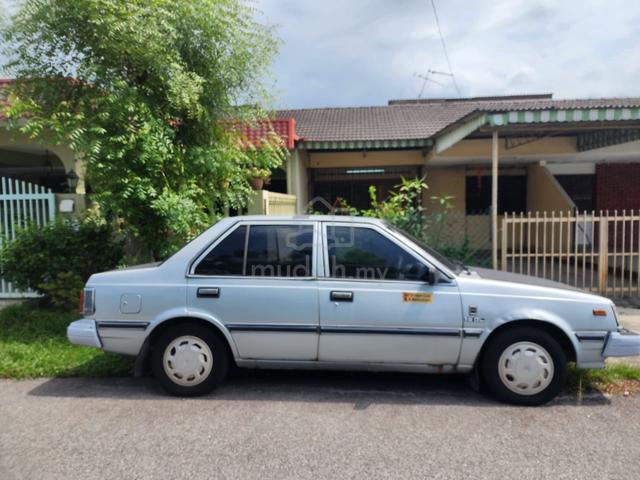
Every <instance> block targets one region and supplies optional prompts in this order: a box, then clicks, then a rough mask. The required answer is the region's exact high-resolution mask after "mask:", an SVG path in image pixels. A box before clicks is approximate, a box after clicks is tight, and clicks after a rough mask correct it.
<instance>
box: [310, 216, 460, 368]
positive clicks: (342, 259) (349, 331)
mask: <svg viewBox="0 0 640 480" xmlns="http://www.w3.org/2000/svg"><path fill="white" fill-rule="evenodd" d="M323 244H324V247H323V250H324V270H325V272H324V274H325V275H324V277H320V279H319V304H320V332H321V334H320V341H319V351H318V359H319V360H320V361H328V362H366V363H369V362H371V363H395V364H398V363H404V364H435V365H445V364H455V363H457V360H458V355H459V350H460V346H461V339H462V330H461V329H462V311H461V303H460V295H459V293H458V288H457V286H456V284H455V281H454V280H453V279H448V278H442V279H441V280H440V282H438V283H436V284H435V285H431V284H429V283H428V282H427V281H425V278H426V277H427V276H428V274H427V271H428V270H427V269H429V268H434V267H433V266H432V265H428V264H427V262H425V260H424V259H421V258H418V256H416V255H415V253H413V252H412V251H410V249H408V248H405V247H404V246H403V245H402V244H401V243H399V242H398V241H397V239H395V238H394V237H393V236H392V235H390V234H389V232H387V231H386V230H385V229H383V228H381V227H378V226H375V225H371V224H353V223H342V224H341V223H323Z"/></svg>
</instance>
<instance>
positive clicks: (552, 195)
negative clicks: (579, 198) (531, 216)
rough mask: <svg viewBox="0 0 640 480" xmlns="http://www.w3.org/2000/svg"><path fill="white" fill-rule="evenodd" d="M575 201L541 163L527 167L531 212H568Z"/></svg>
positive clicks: (528, 204) (528, 203)
mask: <svg viewBox="0 0 640 480" xmlns="http://www.w3.org/2000/svg"><path fill="white" fill-rule="evenodd" d="M572 208H573V202H572V201H571V199H570V198H569V196H568V195H567V194H566V193H565V191H564V190H563V188H562V187H561V186H560V184H559V183H558V181H557V180H556V179H555V178H554V177H553V175H551V174H550V173H549V171H548V170H547V168H546V167H544V166H541V165H529V166H528V168H527V209H528V210H529V211H530V212H545V211H546V212H549V213H550V212H552V211H555V212H559V211H564V212H567V211H569V210H571V209H572Z"/></svg>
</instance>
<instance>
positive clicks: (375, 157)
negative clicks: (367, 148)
mask: <svg viewBox="0 0 640 480" xmlns="http://www.w3.org/2000/svg"><path fill="white" fill-rule="evenodd" d="M424 163H425V156H424V154H423V153H422V151H421V150H389V151H376V152H326V153H325V152H322V153H318V152H313V153H309V168H343V167H383V166H388V165H424Z"/></svg>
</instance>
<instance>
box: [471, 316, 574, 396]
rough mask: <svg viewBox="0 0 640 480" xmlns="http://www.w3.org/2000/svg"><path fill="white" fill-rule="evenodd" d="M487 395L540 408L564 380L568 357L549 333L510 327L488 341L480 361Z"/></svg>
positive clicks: (557, 391)
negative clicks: (487, 391)
mask: <svg viewBox="0 0 640 480" xmlns="http://www.w3.org/2000/svg"><path fill="white" fill-rule="evenodd" d="M480 368H481V373H482V378H483V380H484V383H485V385H486V387H487V389H488V390H489V392H490V393H491V394H492V395H493V396H495V397H496V398H498V399H499V400H502V401H505V402H508V403H514V404H517V405H542V404H544V403H547V402H548V401H550V400H551V399H553V398H554V397H555V396H556V395H557V394H558V393H559V392H560V390H561V389H562V387H563V385H564V384H565V381H566V378H567V358H566V355H565V353H564V351H563V350H562V347H561V346H560V344H559V343H558V341H557V340H555V339H554V338H553V337H552V336H551V335H550V334H548V333H547V332H545V331H543V330H539V329H536V328H532V327H522V328H511V329H509V330H506V331H504V332H500V333H498V334H497V335H496V337H494V338H492V339H491V340H490V343H489V344H488V345H487V348H486V350H485V352H484V355H483V358H482V361H481V365H480Z"/></svg>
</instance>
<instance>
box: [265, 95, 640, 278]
mask: <svg viewBox="0 0 640 480" xmlns="http://www.w3.org/2000/svg"><path fill="white" fill-rule="evenodd" d="M277 118H278V119H293V120H295V132H294V133H295V137H296V138H297V139H298V140H297V141H296V142H295V148H294V149H293V150H292V151H291V158H290V160H289V162H288V165H287V182H288V183H287V192H288V193H290V194H294V195H296V197H297V211H298V212H299V213H301V212H303V211H304V210H305V209H306V208H307V204H308V203H309V202H310V201H312V200H314V199H315V200H316V201H317V200H318V199H320V198H322V199H324V200H325V201H326V202H327V203H329V204H334V203H335V201H336V199H337V198H338V197H340V198H342V199H344V200H346V201H347V202H348V203H349V204H351V205H353V206H356V207H366V206H367V205H368V201H369V199H368V187H369V185H375V186H376V188H377V192H378V196H379V197H381V198H382V197H385V196H386V194H387V192H388V191H389V189H391V188H393V186H394V185H397V184H398V183H399V182H400V178H401V177H413V176H423V175H424V176H426V182H427V184H428V185H429V190H428V191H427V192H426V193H425V195H424V199H423V203H424V207H425V208H426V209H427V211H434V210H437V209H438V208H439V207H438V205H436V204H434V203H433V202H432V201H430V199H431V197H433V196H439V195H443V194H445V195H450V196H452V197H453V199H452V203H453V209H452V210H453V212H455V213H457V214H458V215H461V216H463V217H464V219H465V222H466V225H467V227H469V226H471V228H472V229H475V230H477V229H480V230H483V231H486V232H487V235H486V237H487V238H488V239H489V242H490V243H491V244H492V249H493V263H494V265H496V263H497V254H498V246H497V244H498V230H499V223H500V216H501V215H502V214H503V213H505V212H509V213H513V212H515V213H516V214H520V213H523V214H525V215H526V214H527V213H528V212H541V213H542V212H547V213H548V214H551V212H555V213H556V214H558V213H559V212H565V214H566V213H567V212H569V211H589V212H591V211H600V210H604V211H606V210H609V211H614V210H618V211H622V210H638V209H640V188H639V187H640V98H609V99H606V98H605V99H581V100H555V99H553V98H552V95H550V94H542V95H517V96H496V97H475V98H453V99H420V100H392V101H390V102H389V103H388V105H385V106H372V107H355V108H312V109H299V110H281V111H279V112H277ZM493 181H495V186H496V187H497V189H496V188H492V187H493V183H492V182H493ZM494 194H497V198H496V199H495V201H494V199H493V197H492V195H494ZM492 205H495V210H494V211H492ZM477 247H478V248H480V247H481V246H480V245H477Z"/></svg>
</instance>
